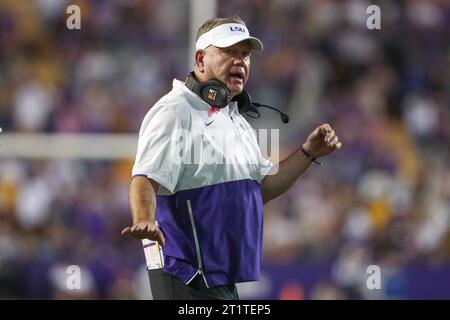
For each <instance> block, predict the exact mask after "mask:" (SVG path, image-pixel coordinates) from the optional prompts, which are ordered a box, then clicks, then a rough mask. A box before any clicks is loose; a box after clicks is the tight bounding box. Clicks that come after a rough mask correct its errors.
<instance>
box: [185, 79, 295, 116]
mask: <svg viewBox="0 0 450 320" xmlns="http://www.w3.org/2000/svg"><path fill="white" fill-rule="evenodd" d="M185 85H186V86H187V87H188V88H189V89H190V90H192V91H193V92H194V93H196V94H197V95H198V96H199V97H200V98H202V100H203V101H205V102H206V103H207V104H209V105H210V106H214V107H216V108H224V107H226V106H227V105H228V104H229V103H230V101H236V102H237V105H238V110H239V113H241V114H242V113H243V114H245V115H247V116H249V117H250V118H253V119H259V118H260V117H261V114H260V113H259V111H258V108H261V107H263V108H268V109H272V110H274V111H276V112H278V113H279V114H280V116H281V122H283V123H288V122H289V116H288V115H287V114H285V113H283V112H281V111H280V110H278V109H277V108H275V107H272V106H268V105H265V104H261V103H257V102H252V99H251V97H250V95H249V94H248V92H247V91H246V90H242V92H241V93H240V94H238V95H236V96H234V97H233V98H231V93H230V91H229V90H228V88H227V87H226V85H225V84H223V83H222V82H220V81H219V80H217V79H212V80H210V81H207V82H199V81H198V80H197V79H196V77H195V74H194V72H191V73H189V75H188V76H187V78H186V81H185Z"/></svg>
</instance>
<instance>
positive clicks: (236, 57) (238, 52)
mask: <svg viewBox="0 0 450 320" xmlns="http://www.w3.org/2000/svg"><path fill="white" fill-rule="evenodd" d="M251 51H252V48H251V46H250V44H249V42H248V41H242V42H239V43H236V44H234V45H232V46H230V47H226V48H218V47H214V46H209V47H208V48H207V49H206V50H205V56H204V76H205V78H206V79H208V80H210V79H213V78H215V79H218V80H220V81H222V82H223V83H225V85H226V86H227V87H228V89H229V90H230V92H231V96H235V95H237V94H239V93H241V91H242V90H243V89H244V86H245V83H246V82H247V79H248V76H249V72H250V54H251Z"/></svg>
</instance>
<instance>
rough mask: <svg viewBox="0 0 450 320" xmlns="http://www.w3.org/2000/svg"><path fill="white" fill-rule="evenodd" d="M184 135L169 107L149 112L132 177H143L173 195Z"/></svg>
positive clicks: (143, 127) (179, 169)
mask: <svg viewBox="0 0 450 320" xmlns="http://www.w3.org/2000/svg"><path fill="white" fill-rule="evenodd" d="M154 108H155V107H154ZM183 132H184V131H183V128H182V123H181V120H180V119H179V118H177V116H176V115H175V113H174V112H173V111H172V110H171V109H170V107H167V106H159V107H158V109H156V110H150V111H149V113H148V114H147V115H146V117H145V118H144V120H143V122H142V125H141V129H140V131H139V141H138V147H137V153H136V159H135V163H134V166H133V171H132V174H133V176H137V175H145V176H147V177H148V178H150V179H153V180H154V181H156V182H158V183H159V184H160V185H162V186H163V187H164V188H166V189H167V190H169V191H170V192H171V193H173V192H174V189H175V187H176V185H177V182H178V178H179V176H180V173H181V170H182V161H181V155H182V152H183V151H182V150H183V148H184V140H183Z"/></svg>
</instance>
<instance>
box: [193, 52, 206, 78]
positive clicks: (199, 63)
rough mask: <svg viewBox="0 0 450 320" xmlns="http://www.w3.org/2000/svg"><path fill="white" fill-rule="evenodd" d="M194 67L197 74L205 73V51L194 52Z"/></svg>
mask: <svg viewBox="0 0 450 320" xmlns="http://www.w3.org/2000/svg"><path fill="white" fill-rule="evenodd" d="M195 66H196V67H197V70H198V71H199V72H202V73H203V72H204V71H205V51H203V50H197V51H195Z"/></svg>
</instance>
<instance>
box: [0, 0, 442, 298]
mask: <svg viewBox="0 0 450 320" xmlns="http://www.w3.org/2000/svg"><path fill="white" fill-rule="evenodd" d="M72 3H75V4H78V5H79V6H80V8H81V17H82V21H81V23H82V28H81V30H68V29H67V28H66V19H67V17H68V14H66V8H67V6H68V5H69V4H72ZM371 4H377V5H379V6H380V8H381V29H380V30H369V29H368V28H367V26H366V19H367V17H368V16H369V14H368V13H367V12H366V9H367V7H368V6H369V5H371ZM217 8H218V16H230V15H234V14H238V15H239V16H241V17H242V18H243V19H244V20H245V21H246V22H247V25H248V26H249V29H250V31H251V33H252V34H254V35H255V36H257V37H259V38H260V39H261V40H262V41H263V43H264V51H263V52H262V53H255V54H253V55H252V66H251V71H250V80H249V83H248V90H249V91H250V93H251V94H252V97H253V99H254V100H256V101H258V102H262V103H265V104H270V105H274V106H277V107H279V108H280V109H282V110H283V111H284V112H286V113H288V114H289V115H290V117H291V121H290V123H289V124H287V125H283V124H281V123H280V121H279V118H278V116H277V115H276V114H273V113H271V111H269V110H268V111H262V117H261V119H259V120H253V119H249V121H250V122H251V123H252V124H253V125H254V126H255V127H256V128H277V129H279V130H280V131H279V134H280V141H281V150H280V151H281V154H282V155H281V158H283V157H284V156H286V155H288V154H289V153H290V152H292V151H293V150H295V149H296V148H297V147H298V146H299V145H300V144H301V143H302V142H303V141H304V139H305V138H306V136H307V135H308V134H309V132H311V131H312V129H314V128H315V127H316V126H317V125H318V124H320V123H323V122H328V123H330V124H331V125H332V126H333V128H334V129H335V130H336V132H337V134H338V135H339V138H340V140H341V141H342V142H343V148H342V150H340V151H339V152H335V153H333V154H332V155H330V156H329V157H327V158H324V159H323V162H324V165H323V166H321V167H317V166H313V167H311V169H310V170H309V171H308V172H307V173H306V174H305V175H304V177H302V179H301V182H299V183H297V184H296V185H295V186H294V187H293V188H292V189H291V190H290V191H289V192H288V193H287V194H285V195H283V196H282V197H280V198H278V199H275V200H273V201H272V202H270V203H269V204H267V205H266V206H265V225H264V247H263V250H264V255H263V265H264V273H263V274H264V279H263V280H262V281H261V282H260V285H263V286H265V288H270V287H272V290H275V289H274V288H275V287H276V288H278V289H277V291H276V292H274V291H272V292H267V295H266V297H270V298H280V299H281V298H286V299H295V298H298V299H372V298H386V299H391V298H393V299H394V298H400V299H401V298H410V297H417V295H414V294H413V293H411V290H413V288H416V290H419V289H417V288H419V287H417V286H415V284H414V283H411V276H410V275H411V274H414V275H418V277H420V276H421V275H423V276H424V277H426V276H427V274H425V273H426V272H432V271H423V273H420V272H419V273H417V272H416V273H414V272H412V271H411V270H417V268H419V269H420V268H422V269H423V270H440V273H439V276H436V278H433V277H431V279H434V280H433V281H435V282H434V284H433V283H432V284H430V286H431V290H433V286H439V285H441V284H442V281H447V283H449V282H448V281H450V127H449V125H448V123H450V72H449V65H450V42H449V39H450V5H449V3H448V1H446V0H428V1H419V0H404V1H386V0H383V1H375V0H374V1H365V0H345V1H331V0H314V1H313V0H304V1H300V0H271V1H269V0H264V1H260V0H247V1H239V0H219V1H218V6H217ZM187 12H189V1H187V0H183V1H176V0H170V1H168V0H165V1H157V0H148V1H145V0H133V1H125V0H115V1H106V0H96V1H87V0H85V1H72V2H70V3H69V1H52V0H36V1H15V0H2V1H1V2H0V127H2V129H3V132H5V133H14V132H28V133H34V132H35V133H42V132H47V133H52V132H54V133H61V132H90V133H96V132H99V133H100V132H101V133H136V134H137V132H138V130H139V127H140V124H141V121H142V118H143V116H144V115H145V114H146V112H147V111H148V109H149V107H151V105H153V104H154V103H155V102H156V101H157V100H158V99H159V98H160V97H161V96H162V95H164V94H165V93H166V92H168V91H169V90H170V88H171V83H172V80H173V78H177V79H181V80H182V79H184V78H185V76H186V74H187V73H188V72H189V71H190V67H191V64H192V61H190V59H189V40H190V39H189V34H188V32H187V30H189V15H188V14H187ZM0 142H1V135H0ZM0 153H7V149H6V148H5V146H0ZM132 164H133V159H124V160H121V161H106V160H105V161H79V160H65V161H63V160H33V161H31V160H26V159H8V158H7V157H3V158H2V160H1V162H0V298H44V299H52V298H74V297H75V298H87V299H148V297H149V296H150V293H149V288H148V279H147V276H146V271H145V261H144V256H143V252H142V249H141V244H140V242H139V241H136V240H131V239H129V238H124V237H122V236H121V234H120V231H121V229H122V228H123V227H125V226H127V225H129V223H130V221H131V218H130V213H129V209H128V186H129V183H130V175H131V166H132ZM70 265H77V266H80V268H81V271H82V272H81V274H82V275H83V276H82V283H81V288H82V290H78V291H76V292H74V291H71V290H68V289H67V285H66V280H67V276H68V273H67V267H68V266H70ZM370 265H376V266H379V268H380V270H381V275H382V289H381V290H369V289H368V288H367V286H366V279H367V277H368V274H367V272H366V271H367V267H368V266H370ZM305 266H317V268H312V267H309V268H307V267H305ZM424 266H425V267H424ZM426 266H431V267H430V268H427V267H426ZM289 267H291V269H292V268H293V269H296V268H297V269H298V270H299V271H298V272H299V275H298V277H297V276H295V275H294V276H292V277H291V279H290V280H289V281H288V282H286V283H285V284H283V283H277V281H278V280H277V279H279V278H277V277H276V276H275V275H273V274H271V271H270V270H276V269H277V268H280V269H282V268H289ZM414 268H416V269H414ZM300 270H304V271H303V273H302V274H300V273H301V272H300ZM308 270H315V272H318V271H317V270H324V271H323V272H322V273H321V274H320V276H319V275H317V276H313V273H311V276H310V277H309V279H312V278H313V277H315V278H314V279H316V278H317V281H315V282H314V283H311V284H310V285H309V284H307V283H306V282H308V280H302V279H305V278H306V279H308V272H309V271H308ZM311 272H313V271H311ZM428 276H429V275H428ZM267 281H269V282H270V281H272V285H271V286H270V285H266V284H267ZM280 281H281V280H279V281H278V282H280ZM302 281H303V282H302ZM310 282H311V281H310ZM275 284H276V285H275ZM267 290H269V289H267ZM436 290H437V291H439V290H441V292H440V295H439V297H446V298H448V299H450V288H447V289H446V291H445V289H444V291H443V292H442V289H436ZM242 292H243V293H244V294H243V295H242V297H244V298H247V297H248V298H251V297H258V296H257V295H253V296H252V293H253V294H255V291H254V290H253V291H252V290H251V288H247V289H245V288H244V287H243V289H242ZM246 292H247V293H248V294H247V295H246V294H245V293H246ZM260 297H261V296H260ZM423 298H426V297H423Z"/></svg>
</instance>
